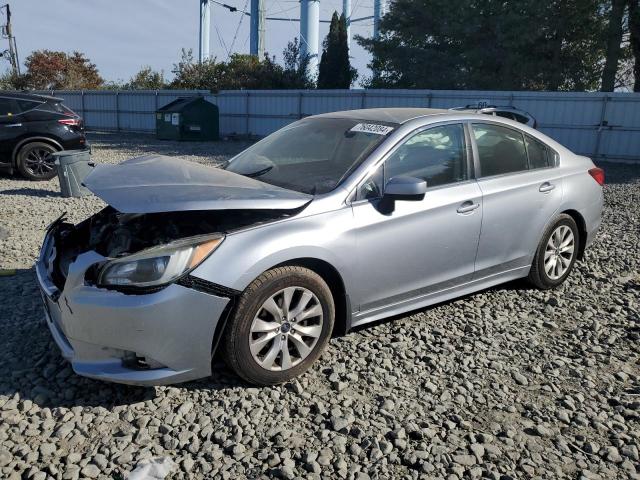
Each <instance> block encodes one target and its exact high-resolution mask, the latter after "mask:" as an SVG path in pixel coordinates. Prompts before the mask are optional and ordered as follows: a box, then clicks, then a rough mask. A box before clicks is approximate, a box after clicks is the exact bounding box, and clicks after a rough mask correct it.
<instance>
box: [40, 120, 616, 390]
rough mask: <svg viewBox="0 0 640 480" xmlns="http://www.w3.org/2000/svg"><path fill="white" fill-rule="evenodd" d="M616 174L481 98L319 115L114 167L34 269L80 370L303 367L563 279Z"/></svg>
mask: <svg viewBox="0 0 640 480" xmlns="http://www.w3.org/2000/svg"><path fill="white" fill-rule="evenodd" d="M603 183H604V173H603V171H602V170H601V169H599V168H597V167H595V166H594V164H593V163H592V161H591V160H590V159H589V158H586V157H582V156H579V155H575V154H574V153H572V152H570V151H569V150H567V149H566V148H564V147H563V146H562V145H560V144H558V143H557V142H555V141H553V140H552V139H550V138H549V137H547V136H545V135H544V134H542V133H541V132H539V131H536V130H534V129H532V128H529V127H527V126H525V125H522V124H519V123H516V122H514V121H510V120H506V119H502V118H499V117H488V116H486V115H481V114H475V113H469V112H452V111H445V110H430V109H409V108H398V109H368V110H354V111H347V112H336V113H329V114H324V115H317V116H313V117H308V118H305V119H303V120H300V121H297V122H295V123H292V124H291V125H288V126H286V127H284V128H283V129H281V130H279V131H277V132H275V133H274V134H272V135H270V136H268V137H266V138H265V139H263V140H262V141H260V142H258V143H256V144H255V145H253V146H252V147H250V148H249V149H247V150H245V151H243V152H242V153H240V154H239V155H237V156H236V157H234V158H233V159H231V160H230V161H229V162H228V164H227V165H225V166H224V168H222V169H218V168H212V167H207V166H203V165H198V164H194V163H190V162H188V161H185V160H181V159H179V158H169V157H164V156H157V155H149V156H144V157H139V158H134V159H131V160H128V161H126V162H124V163H122V164H120V165H100V166H98V167H96V168H95V169H94V171H93V172H92V173H91V174H90V175H89V177H87V179H86V180H85V184H86V186H87V187H88V188H89V189H90V190H91V191H92V192H93V193H94V194H96V195H97V196H99V197H100V198H102V199H103V200H104V201H105V202H106V203H107V204H108V207H106V208H105V209H104V210H102V211H101V212H99V213H97V214H96V215H94V216H92V217H90V218H88V219H87V220H85V221H84V222H82V223H80V224H78V225H72V224H70V223H67V222H65V221H64V218H61V219H59V220H58V221H56V222H54V223H53V224H52V225H51V226H50V227H49V229H48V230H47V233H46V236H45V240H44V245H43V247H42V251H41V254H40V258H39V260H38V262H37V265H36V267H37V268H36V270H37V274H38V279H39V283H40V287H41V290H42V295H43V299H44V305H45V311H46V322H47V325H48V327H49V328H50V330H51V333H52V335H53V337H54V339H55V340H56V342H57V344H58V346H59V347H60V349H61V351H62V354H63V356H64V357H65V358H67V359H68V360H69V361H70V362H71V363H72V365H73V368H74V370H75V371H76V372H77V373H78V374H80V375H85V376H88V377H92V378H98V379H103V380H110V381H114V382H121V383H129V384H140V385H156V384H168V383H175V382H182V381H186V380H191V379H196V378H201V377H205V376H208V375H210V374H211V368H212V358H213V356H214V354H216V353H217V352H218V351H220V352H221V353H222V355H223V356H224V359H225V360H226V362H227V364H228V365H229V366H230V367H231V368H232V369H233V370H234V371H236V372H237V373H238V375H240V376H241V377H242V378H244V379H245V380H247V381H248V382H250V383H253V384H259V385H268V384H275V383H279V382H283V381H286V380H288V379H290V378H292V377H294V376H296V375H299V374H301V373H302V372H304V371H305V370H306V369H308V368H309V366H310V365H311V364H312V363H313V362H314V361H315V360H317V359H318V357H319V356H320V355H321V353H322V350H323V349H324V348H325V347H326V345H327V343H328V341H329V339H330V337H331V336H332V335H335V334H339V333H340V334H341V333H345V332H348V331H349V330H350V329H351V328H352V327H354V326H357V325H363V324H366V323H368V322H372V321H374V320H378V319H380V318H384V317H388V316H391V315H397V314H399V313H403V312H407V311H410V310H414V309H418V308H423V307H426V306H428V305H431V304H434V303H437V302H442V301H444V300H448V299H452V298H455V297H459V296H461V295H467V294H469V293H472V292H475V291H478V290H482V289H485V288H487V287H491V286H493V285H497V284H500V283H503V282H507V281H510V280H514V279H517V278H528V279H529V281H530V282H531V283H532V284H533V285H535V286H536V287H538V288H541V289H547V288H553V287H556V286H557V285H559V284H560V283H562V282H563V281H564V280H565V279H566V278H567V276H568V275H569V274H570V272H571V270H572V268H573V266H574V264H575V262H576V261H577V260H579V259H581V258H582V256H583V253H584V251H585V248H587V247H588V246H589V244H590V243H591V242H592V241H593V239H594V236H595V234H596V231H597V229H598V227H599V225H600V215H601V209H602V203H603V194H602V185H603Z"/></svg>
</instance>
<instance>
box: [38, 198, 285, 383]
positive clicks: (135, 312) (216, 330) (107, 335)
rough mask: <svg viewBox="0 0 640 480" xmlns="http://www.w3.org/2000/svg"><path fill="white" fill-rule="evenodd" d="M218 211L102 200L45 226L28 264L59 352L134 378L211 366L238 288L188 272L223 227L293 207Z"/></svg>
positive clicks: (95, 372)
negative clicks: (153, 209)
mask: <svg viewBox="0 0 640 480" xmlns="http://www.w3.org/2000/svg"><path fill="white" fill-rule="evenodd" d="M296 212H297V211H292V210H239V211H237V210H218V211H186V212H165V213H147V214H126V213H121V212H118V211H116V210H115V209H114V208H112V207H106V208H105V209H103V210H102V211H100V212H99V213H97V214H96V215H93V216H92V217H90V218H88V219H86V220H85V221H83V222H81V223H79V224H77V225H73V224H71V223H69V222H66V221H65V220H64V218H60V219H58V220H57V221H56V222H54V223H53V224H52V225H51V227H50V228H49V229H48V231H47V235H46V237H45V242H44V245H43V248H42V251H41V255H40V258H39V260H38V262H37V264H36V271H37V276H38V281H39V284H40V288H41V290H42V293H43V301H44V305H45V312H46V321H47V325H48V327H49V329H50V330H51V333H52V336H53V338H54V340H55V341H56V343H57V344H58V346H59V348H60V350H61V352H62V355H63V356H64V357H65V358H66V359H67V360H69V361H70V362H71V364H72V366H73V368H74V370H75V371H76V372H77V373H78V374H80V375H84V376H88V377H91V378H97V379H103V380H109V381H115V382H120V383H128V384H136V385H158V384H168V383H175V382H182V381H187V380H191V379H196V378H201V377H204V376H208V375H210V374H211V356H212V354H213V352H214V351H215V347H216V344H217V341H218V339H219V336H220V334H221V332H222V328H223V326H224V322H225V320H226V317H227V316H228V314H229V311H230V308H231V306H232V305H233V299H234V298H235V296H236V295H237V294H238V293H239V292H235V291H233V290H231V289H229V288H226V287H223V286H218V285H214V284H210V282H206V281H205V280H202V279H197V278H195V277H191V276H190V275H189V272H190V271H191V270H192V269H193V268H195V267H196V266H197V265H198V264H199V263H201V262H202V261H204V260H205V259H206V258H207V256H208V255H209V254H210V253H211V252H213V250H215V248H216V247H217V245H218V244H219V243H221V242H222V241H224V237H225V236H226V235H227V234H230V233H233V232H235V231H238V230H241V229H243V228H250V227H253V226H255V225H258V224H262V223H266V222H272V221H276V220H279V219H283V218H286V217H289V216H291V215H293V214H295V213H296Z"/></svg>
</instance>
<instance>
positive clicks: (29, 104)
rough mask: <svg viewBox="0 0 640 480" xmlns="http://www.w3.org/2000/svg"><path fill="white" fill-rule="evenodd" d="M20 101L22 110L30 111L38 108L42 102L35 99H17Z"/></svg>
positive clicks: (19, 105) (19, 104) (22, 111)
mask: <svg viewBox="0 0 640 480" xmlns="http://www.w3.org/2000/svg"><path fill="white" fill-rule="evenodd" d="M16 101H17V102H18V107H19V108H20V112H21V113H24V112H28V111H29V110H33V109H34V108H37V107H38V105H40V104H41V103H42V102H35V101H33V100H16Z"/></svg>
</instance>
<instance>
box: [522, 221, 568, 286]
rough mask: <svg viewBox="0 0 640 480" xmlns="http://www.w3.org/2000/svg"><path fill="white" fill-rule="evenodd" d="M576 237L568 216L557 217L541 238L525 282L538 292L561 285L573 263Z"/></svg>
mask: <svg viewBox="0 0 640 480" xmlns="http://www.w3.org/2000/svg"><path fill="white" fill-rule="evenodd" d="M579 235H580V233H579V231H578V226H577V225H576V222H575V220H574V219H573V218H571V217H570V216H569V215H566V214H562V215H560V216H559V217H558V219H557V220H556V221H555V222H554V223H553V225H551V226H550V227H549V228H547V230H546V232H545V234H544V235H543V236H542V241H541V242H540V245H539V246H538V250H537V251H536V255H535V257H534V259H533V264H532V265H531V271H530V272H529V281H530V282H531V283H533V284H534V285H535V286H536V287H538V288H540V289H542V290H546V289H548V288H553V287H556V286H558V285H560V284H561V283H562V282H564V281H565V280H566V278H567V277H568V276H569V273H571V270H572V269H573V266H574V264H575V262H576V257H577V254H578V245H579Z"/></svg>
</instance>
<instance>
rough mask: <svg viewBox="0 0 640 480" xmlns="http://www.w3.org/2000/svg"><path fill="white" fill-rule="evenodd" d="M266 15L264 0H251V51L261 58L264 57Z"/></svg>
mask: <svg viewBox="0 0 640 480" xmlns="http://www.w3.org/2000/svg"><path fill="white" fill-rule="evenodd" d="M265 17H266V11H265V5H264V0H251V29H250V32H249V53H250V54H251V55H255V56H257V57H258V58H259V59H260V60H262V59H263V58H264V40H265Z"/></svg>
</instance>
